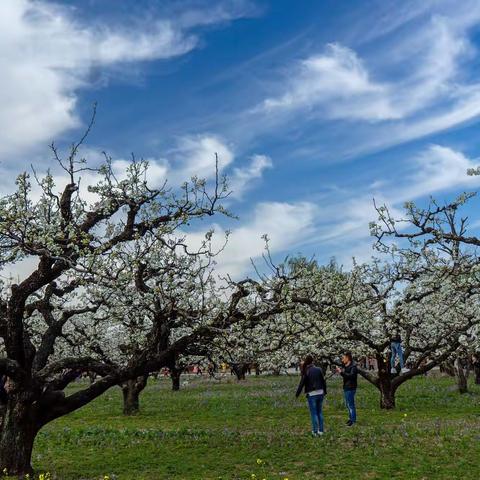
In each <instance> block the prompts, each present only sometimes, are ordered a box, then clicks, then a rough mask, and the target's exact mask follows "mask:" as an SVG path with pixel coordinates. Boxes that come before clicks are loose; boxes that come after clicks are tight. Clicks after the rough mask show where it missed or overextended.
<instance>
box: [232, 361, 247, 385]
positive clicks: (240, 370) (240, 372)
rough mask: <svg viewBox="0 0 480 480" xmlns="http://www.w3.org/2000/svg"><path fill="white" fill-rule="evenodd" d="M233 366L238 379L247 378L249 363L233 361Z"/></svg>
mask: <svg viewBox="0 0 480 480" xmlns="http://www.w3.org/2000/svg"><path fill="white" fill-rule="evenodd" d="M231 368H232V370H233V373H234V374H235V376H236V377H237V380H238V381H240V380H245V375H246V373H247V365H246V364H245V363H232V366H231Z"/></svg>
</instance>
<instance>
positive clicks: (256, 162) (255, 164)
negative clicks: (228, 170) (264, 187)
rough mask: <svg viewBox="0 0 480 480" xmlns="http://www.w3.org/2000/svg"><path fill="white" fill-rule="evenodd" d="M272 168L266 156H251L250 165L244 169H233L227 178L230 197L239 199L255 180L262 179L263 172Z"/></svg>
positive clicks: (270, 160)
mask: <svg viewBox="0 0 480 480" xmlns="http://www.w3.org/2000/svg"><path fill="white" fill-rule="evenodd" d="M272 167H273V162H272V159H271V158H270V157H267V156H266V155H253V156H252V158H251V160H250V164H249V165H247V166H246V167H241V168H238V167H237V168H234V169H233V173H232V174H231V176H230V177H229V186H230V189H231V190H232V195H233V196H234V197H237V198H241V197H242V196H243V194H244V193H245V191H246V190H248V189H250V188H251V187H252V183H253V182H254V181H255V180H258V179H260V178H262V175H263V172H264V171H265V170H266V169H268V168H272Z"/></svg>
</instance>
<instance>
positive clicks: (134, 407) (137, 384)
mask: <svg viewBox="0 0 480 480" xmlns="http://www.w3.org/2000/svg"><path fill="white" fill-rule="evenodd" d="M147 379H148V377H147V376H146V375H144V376H141V377H138V378H137V379H135V380H127V381H126V382H125V383H123V384H122V386H121V387H122V393H123V413H124V415H133V414H135V413H138V411H139V410H140V393H141V392H142V391H143V389H144V388H145V387H146V385H147Z"/></svg>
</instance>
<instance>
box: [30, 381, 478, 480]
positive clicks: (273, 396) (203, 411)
mask: <svg viewBox="0 0 480 480" xmlns="http://www.w3.org/2000/svg"><path fill="white" fill-rule="evenodd" d="M296 382H297V378H295V377H260V378H250V379H248V380H247V381H245V382H243V383H241V384H237V383H236V382H233V381H231V380H230V379H228V380H224V381H223V382H222V383H220V384H219V383H218V382H213V381H208V380H192V381H189V383H188V385H186V386H185V387H184V388H183V391H180V392H171V391H170V383H169V381H165V380H162V381H160V382H152V383H151V384H150V385H149V386H148V388H147V389H146V391H145V392H144V393H143V395H142V397H141V408H142V411H141V413H140V414H138V415H136V416H134V417H124V416H123V415H122V414H121V408H122V405H121V395H120V390H119V389H114V390H112V391H110V392H108V393H107V394H106V395H104V396H103V397H101V398H99V399H98V400H97V401H95V402H94V403H92V404H90V405H89V406H87V407H86V408H84V409H82V410H80V411H78V412H75V413H73V414H71V415H69V416H68V417H65V418H62V419H60V420H58V421H56V422H54V423H52V424H50V425H48V426H47V427H45V428H44V429H43V430H42V431H41V432H40V434H39V436H38V438H37V441H36V444H35V450H34V459H33V463H34V467H35V469H36V470H37V471H49V472H51V473H52V474H53V478H57V479H62V480H70V479H75V480H79V479H100V478H102V479H103V476H104V475H109V477H110V479H118V480H123V479H125V480H127V479H152V480H154V479H155V480H156V479H161V480H163V479H168V480H169V479H195V480H204V479H216V480H219V479H222V480H227V479H228V480H233V479H245V480H247V479H250V480H252V479H257V480H261V479H267V480H283V479H288V480H306V479H343V478H345V479H389V478H392V479H408V480H412V479H478V478H479V475H480V387H478V386H475V385H472V386H471V390H472V393H470V394H466V395H462V396H461V395H459V394H457V393H456V392H455V390H454V386H453V383H452V380H451V379H448V378H440V379H431V378H419V379H415V380H413V381H411V382H409V383H408V384H407V385H405V386H403V387H401V389H400V390H399V392H398V399H397V403H398V408H397V410H395V411H389V412H385V411H381V410H380V409H379V408H378V395H377V392H376V391H375V390H374V389H373V388H372V387H370V386H369V385H367V384H366V383H365V382H363V381H362V383H361V384H360V386H359V391H358V393H357V405H358V416H359V421H358V424H357V425H356V426H355V427H353V428H351V429H348V428H347V427H345V426H344V422H345V420H346V413H345V409H344V406H343V402H342V392H341V387H340V383H339V382H338V381H330V383H329V387H330V388H329V394H328V398H327V400H326V404H325V417H326V425H325V429H326V434H325V436H324V437H323V438H310V436H309V431H310V425H309V416H308V411H307V406H306V401H305V399H304V398H303V397H302V398H301V399H298V400H296V399H295V398H294V394H293V393H294V389H295V385H296ZM257 459H258V461H257Z"/></svg>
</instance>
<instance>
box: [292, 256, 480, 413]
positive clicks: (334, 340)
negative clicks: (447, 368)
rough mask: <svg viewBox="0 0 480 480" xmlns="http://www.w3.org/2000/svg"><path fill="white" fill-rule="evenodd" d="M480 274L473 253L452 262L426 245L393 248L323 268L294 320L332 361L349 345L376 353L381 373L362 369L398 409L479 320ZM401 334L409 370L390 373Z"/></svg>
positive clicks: (359, 352)
mask: <svg viewBox="0 0 480 480" xmlns="http://www.w3.org/2000/svg"><path fill="white" fill-rule="evenodd" d="M478 274H479V272H478V269H477V268H476V266H475V265H474V264H472V261H471V258H470V257H467V256H466V257H460V256H458V257H457V259H456V262H452V261H451V260H449V259H448V258H444V257H441V256H440V255H438V252H432V251H429V250H424V251H421V252H393V253H392V254H391V256H390V257H389V258H388V260H382V261H380V260H373V261H372V263H370V264H364V265H355V266H354V268H353V269H352V271H351V272H341V271H338V270H337V271H335V270H331V269H330V270H328V269H325V268H318V269H317V272H315V273H314V274H313V275H312V271H308V272H307V275H306V276H307V278H308V279H310V284H309V283H308V282H307V281H306V282H305V294H304V295H303V297H298V298H296V301H297V302H301V304H302V305H305V306H308V307H309V309H310V313H309V314H307V315H302V316H297V317H295V320H296V321H298V322H299V323H300V326H301V327H302V328H304V329H305V328H307V330H308V332H309V333H308V335H309V337H311V336H313V337H316V340H317V345H318V348H319V350H318V354H319V355H320V356H323V357H324V358H330V360H331V361H332V362H335V361H336V359H338V357H339V354H340V353H341V352H342V351H345V350H347V349H348V350H351V351H352V352H353V353H354V355H355V356H356V357H357V358H358V357H374V358H375V359H376V361H377V364H378V372H371V371H367V370H364V369H359V371H360V374H361V375H362V376H363V377H364V378H365V379H366V380H367V381H369V382H370V383H372V384H373V385H374V386H375V387H376V388H378V390H379V392H380V406H381V407H382V408H387V409H389V408H394V406H395V393H396V391H397V389H398V388H399V387H400V386H401V385H402V384H403V383H404V382H406V381H408V380H410V379H411V378H413V377H415V376H417V375H421V374H424V373H425V372H428V371H429V370H431V369H432V368H434V367H435V366H437V365H439V364H440V363H442V362H443V361H445V360H447V359H449V358H451V357H452V356H453V355H455V353H456V352H457V351H458V350H459V349H460V348H461V346H462V345H463V344H464V343H465V341H466V339H467V338H468V336H469V334H470V332H471V331H472V329H474V328H475V327H476V325H478V323H479V322H480V311H479V310H478V295H479V293H480V291H479V289H478ZM328 304H330V305H329V306H328ZM396 334H400V335H401V338H402V346H403V349H404V357H405V361H406V362H407V363H408V364H409V366H410V369H409V370H408V371H407V370H403V371H402V372H399V371H398V370H395V371H394V373H392V372H391V368H390V355H391V350H390V345H391V340H392V338H393V337H394V336H395V335H396Z"/></svg>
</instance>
